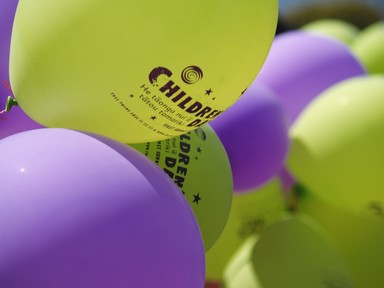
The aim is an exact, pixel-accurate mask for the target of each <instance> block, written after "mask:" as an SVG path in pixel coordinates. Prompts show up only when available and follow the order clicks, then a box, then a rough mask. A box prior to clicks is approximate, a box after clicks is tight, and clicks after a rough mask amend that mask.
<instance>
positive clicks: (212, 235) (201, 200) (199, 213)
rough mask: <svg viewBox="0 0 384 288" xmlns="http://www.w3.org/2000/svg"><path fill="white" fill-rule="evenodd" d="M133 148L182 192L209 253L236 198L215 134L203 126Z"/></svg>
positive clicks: (229, 173) (230, 176) (226, 160)
mask: <svg viewBox="0 0 384 288" xmlns="http://www.w3.org/2000/svg"><path fill="white" fill-rule="evenodd" d="M132 147H133V148H135V149H137V150H138V151H139V152H141V153H142V154H144V155H146V156H147V157H148V158H149V159H151V160H152V161H153V162H155V163H156V164H157V165H159V166H160V167H161V169H163V171H164V172H166V174H167V175H168V176H169V177H170V178H171V179H172V180H173V181H174V182H175V184H176V185H177V186H178V187H179V188H180V189H181V191H182V192H183V194H184V195H185V197H186V199H187V201H188V203H189V205H190V206H191V207H192V209H193V212H194V213H195V216H196V218H197V221H198V223H199V226H200V230H201V233H202V236H203V240H204V246H205V250H206V251H207V250H208V249H209V248H210V247H211V246H212V245H213V244H214V243H215V242H216V240H217V239H218V238H219V236H220V234H221V232H222V231H223V229H224V226H225V224H226V223H227V220H228V217H229V212H230V209H231V202H232V195H233V181H232V174H231V167H230V165H229V160H228V157H227V154H226V153H225V150H224V147H223V145H222V144H221V142H220V140H219V139H218V138H217V136H216V134H215V133H214V132H213V130H212V129H211V128H210V127H209V126H208V125H204V126H202V127H201V128H197V129H196V130H194V131H192V132H188V133H186V134H183V135H181V136H178V137H175V138H170V139H166V140H163V141H157V142H148V143H143V144H134V145H132Z"/></svg>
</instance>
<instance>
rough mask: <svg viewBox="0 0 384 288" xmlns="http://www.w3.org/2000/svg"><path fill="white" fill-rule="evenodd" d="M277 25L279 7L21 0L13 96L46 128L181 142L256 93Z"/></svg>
mask: <svg viewBox="0 0 384 288" xmlns="http://www.w3.org/2000/svg"><path fill="white" fill-rule="evenodd" d="M277 16H278V1H277V0H236V1H235V0H232V1H220V0H210V1H206V0H197V1H174V0H163V1H141V0H140V1H139V0H134V1H133V0H130V1H127V0H115V1H113V2H111V1H109V0H99V1H94V0H81V1H78V0H56V1H51V0H34V1H30V0H20V1H19V6H18V10H17V13H16V17H15V22H14V28H13V35H12V44H11V55H10V78H11V83H12V88H13V91H14V94H15V96H16V98H17V101H18V103H19V105H20V107H21V108H22V109H23V110H24V111H25V112H26V113H27V114H28V115H29V116H30V117H31V118H33V119H34V120H35V121H37V122H39V123H41V124H42V125H44V126H46V127H64V128H71V129H77V130H85V131H90V132H95V133H98V134H102V135H105V136H108V137H111V138H115V139H117V140H119V141H121V142H124V143H143V142H146V141H157V140H161V139H166V138H170V137H174V136H178V135H181V134H184V133H186V132H188V131H191V130H194V129H195V128H197V127H199V126H201V125H202V124H204V123H206V122H208V121H211V120H213V119H214V118H215V117H217V116H218V115H220V114H221V113H222V112H223V111H224V110H226V109H227V108H228V107H229V106H231V105H232V104H233V103H234V102H235V101H236V100H237V99H238V97H239V96H240V95H241V94H242V93H243V92H244V91H245V90H246V89H247V87H248V86H249V85H250V84H251V83H252V81H253V80H254V79H255V77H256V75H257V74H258V72H259V70H260V69H261V67H262V65H263V63H264V61H265V59H266V57H267V54H268V52H269V49H270V46H271V44H272V41H273V38H274V35H275V30H276V25H277Z"/></svg>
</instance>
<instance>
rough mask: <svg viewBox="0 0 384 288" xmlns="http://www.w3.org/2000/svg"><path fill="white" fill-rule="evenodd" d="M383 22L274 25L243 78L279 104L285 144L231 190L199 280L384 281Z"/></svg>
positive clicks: (271, 284) (264, 283)
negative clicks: (275, 166) (276, 158)
mask: <svg viewBox="0 0 384 288" xmlns="http://www.w3.org/2000/svg"><path fill="white" fill-rule="evenodd" d="M383 27H384V26H383V24H382V22H379V23H374V24H372V25H370V26H368V27H367V28H365V29H364V30H359V29H358V28H356V27H354V26H353V24H351V23H347V22H344V21H341V20H339V19H324V20H321V21H315V22H313V23H308V24H307V25H305V26H303V27H302V28H301V29H296V30H293V31H288V32H284V33H281V34H279V35H277V36H276V37H275V39H274V42H273V45H272V47H271V50H270V52H269V54H268V57H267V60H266V62H265V64H264V65H263V67H262V69H261V71H260V73H259V75H258V76H257V78H256V79H255V81H254V83H253V84H252V85H253V86H254V85H259V86H260V85H261V86H262V87H265V88H266V89H268V91H269V93H273V95H275V96H276V97H277V100H279V102H280V104H281V106H282V107H283V112H284V113H285V114H286V120H287V121H286V124H287V125H286V127H287V131H288V135H289V136H288V137H289V150H288V152H287V154H286V156H287V157H286V159H285V160H284V161H283V164H282V165H281V166H280V168H281V169H280V170H279V171H278V172H276V170H275V172H274V173H275V174H274V176H273V177H272V178H269V180H267V182H262V185H260V186H254V189H250V190H244V191H239V192H241V193H235V194H234V196H233V200H232V210H231V214H230V216H229V220H228V223H227V226H226V227H225V229H224V232H223V233H222V235H221V237H220V238H219V240H218V241H217V242H216V243H215V245H214V246H213V247H212V248H211V249H210V250H209V251H208V253H207V275H206V277H207V279H208V280H209V285H207V287H212V288H213V287H231V288H232V287H236V288H237V287H246V288H275V287H303V288H305V287H318V288H321V287H361V288H363V287H364V288H366V287H369V288H378V287H383V286H384V277H383V275H382V269H381V267H382V263H383V262H382V259H383V257H384V253H383V251H382V248H381V243H383V241H384V238H383V236H384V223H383V217H384V198H383V197H384V194H383V192H384V182H383V180H382V179H383V177H382V173H383V171H384V153H383V149H382V147H384V102H383V101H384V94H383V91H384V74H383V73H384V71H383V70H382V69H384V65H382V63H383V62H382V61H383V60H384V46H383V45H382V40H383V39H384V37H382V36H383V34H382V33H383V32H384V29H383ZM380 69H381V70H380ZM246 96H247V95H244V96H243V97H244V98H245V97H246ZM240 100H242V99H240ZM239 104H240V101H239ZM249 106H250V104H248V107H249ZM237 107H240V105H238V104H237V103H236V104H235V105H233V107H231V108H229V109H228V112H227V113H223V115H221V116H220V117H218V118H217V119H215V120H214V121H213V122H212V124H211V125H212V127H215V126H214V124H215V122H216V121H219V120H220V118H221V117H222V118H223V119H224V118H225V117H229V115H230V111H231V110H234V109H235V108H237ZM249 109H251V108H249ZM245 111H246V110H243V111H242V112H239V114H240V115H241V116H240V115H238V116H237V117H238V118H239V119H240V117H242V118H244V115H245V114H246V112H245ZM257 114H258V115H260V114H259V113H257ZM227 115H228V116H227ZM255 115H256V110H255ZM263 119H267V118H264V117H263ZM275 119H277V118H276V117H275ZM261 121H262V120H261V119H260V120H259V122H261ZM228 123H232V125H233V130H235V131H236V132H238V131H240V130H241V129H240V128H239V127H238V126H236V125H235V124H233V123H234V121H229V120H228ZM227 125H228V126H229V127H230V125H229V124H227ZM235 127H238V128H237V129H236V128H235ZM275 131H277V130H275ZM238 133H239V132H238ZM218 135H220V134H219V133H218ZM238 137H239V136H238ZM228 138H230V137H228ZM240 139H241V138H240ZM263 139H266V138H265V137H264V138H263ZM275 140H277V139H275ZM260 141H261V140H260ZM272 143H274V144H275V145H276V144H277V143H278V142H276V141H273V142H272ZM279 143H280V144H281V143H282V142H281V141H280V142H279ZM223 144H224V146H225V145H226V144H225V142H223ZM227 146H229V145H228V144H227ZM227 146H226V147H227ZM239 146H240V144H239ZM254 147H256V146H254ZM274 147H275V146H272V145H271V146H270V148H269V149H266V151H272V150H273V149H274ZM230 151H231V150H230V149H228V156H229V158H230V155H231V154H230ZM264 155H266V154H265V153H264ZM275 155H276V154H275ZM246 158H247V159H248V158H250V157H246ZM236 159H239V158H238V157H236ZM230 160H231V158H230ZM250 161H253V165H254V167H257V164H256V163H257V162H255V160H250ZM268 163H270V162H268ZM264 167H265V170H267V169H268V167H269V166H268V165H265V164H264ZM256 169H257V168H255V169H254V171H255V175H254V176H253V178H254V179H256V178H257V177H258V176H259V175H261V174H260V173H257V174H256V171H257V170H256ZM235 172H236V170H234V172H233V174H234V182H235V180H236V178H235V176H236V174H235ZM250 174H252V173H250ZM241 175H242V176H243V177H244V175H246V174H245V173H244V172H243V173H241ZM235 192H236V190H235Z"/></svg>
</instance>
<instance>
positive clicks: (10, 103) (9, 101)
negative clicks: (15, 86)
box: [0, 96, 19, 120]
mask: <svg viewBox="0 0 384 288" xmlns="http://www.w3.org/2000/svg"><path fill="white" fill-rule="evenodd" d="M13 106H19V104H18V103H17V101H16V99H14V98H12V97H11V96H8V98H7V102H6V103H5V109H4V110H2V111H0V120H6V119H7V117H5V115H6V113H8V112H9V111H10V110H11V109H12V107H13Z"/></svg>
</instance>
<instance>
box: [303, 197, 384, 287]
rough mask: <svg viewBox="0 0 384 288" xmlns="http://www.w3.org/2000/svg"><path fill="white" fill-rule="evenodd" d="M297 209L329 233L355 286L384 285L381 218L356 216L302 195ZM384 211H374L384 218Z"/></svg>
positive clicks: (383, 231) (383, 239) (383, 230)
mask: <svg viewBox="0 0 384 288" xmlns="http://www.w3.org/2000/svg"><path fill="white" fill-rule="evenodd" d="M298 210H299V211H301V212H303V213H307V214H309V215H310V216H311V217H312V218H313V219H315V220H316V221H317V222H318V223H319V224H321V225H322V227H323V228H324V229H325V230H326V231H327V232H328V233H329V234H330V236H331V237H332V239H333V240H334V242H335V244H336V245H337V248H338V251H339V252H340V254H341V255H342V256H343V258H344V259H345V261H346V263H347V265H348V266H349V267H350V269H351V273H352V274H353V278H354V280H355V284H356V288H378V287H384V274H383V266H384V250H383V243H384V222H383V219H382V218H373V217H368V216H366V215H355V214H352V213H349V212H348V211H345V210H341V209H337V208H336V207H334V206H332V205H329V204H327V203H325V202H324V201H321V200H320V199H318V198H316V197H315V196H313V195H305V196H303V197H301V198H300V199H299V201H298ZM383 212H384V211H382V210H377V213H380V214H381V217H384V214H383Z"/></svg>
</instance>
